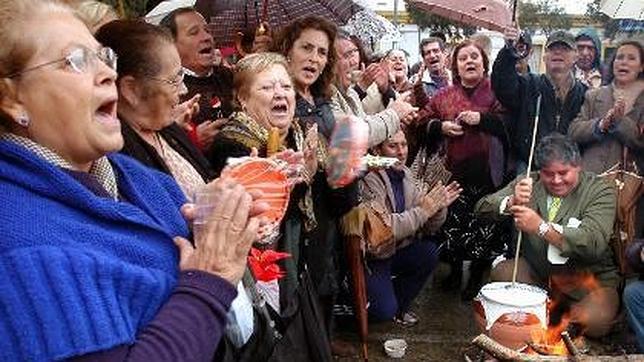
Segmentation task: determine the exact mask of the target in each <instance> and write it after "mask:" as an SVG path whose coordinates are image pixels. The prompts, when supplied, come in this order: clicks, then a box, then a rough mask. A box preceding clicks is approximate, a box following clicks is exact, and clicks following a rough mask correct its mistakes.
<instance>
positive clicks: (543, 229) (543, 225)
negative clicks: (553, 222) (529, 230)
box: [537, 221, 550, 239]
mask: <svg viewBox="0 0 644 362" xmlns="http://www.w3.org/2000/svg"><path fill="white" fill-rule="evenodd" d="M548 230H550V223H547V222H545V221H542V222H541V224H539V229H537V234H538V235H539V237H540V238H542V239H543V238H544V237H545V236H546V233H547V232H548Z"/></svg>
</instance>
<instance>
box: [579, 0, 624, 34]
mask: <svg viewBox="0 0 644 362" xmlns="http://www.w3.org/2000/svg"><path fill="white" fill-rule="evenodd" d="M600 5H601V0H593V1H591V2H589V3H588V5H587V6H586V16H588V17H589V18H591V19H592V20H594V21H597V22H599V23H601V24H602V25H603V26H604V36H605V37H607V38H611V39H613V38H614V37H615V35H616V34H617V32H618V30H619V27H618V23H617V21H615V20H613V19H611V18H610V17H609V16H608V15H606V14H604V13H602V12H600V11H599V8H600Z"/></svg>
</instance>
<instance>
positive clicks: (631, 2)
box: [599, 0, 644, 20]
mask: <svg viewBox="0 0 644 362" xmlns="http://www.w3.org/2000/svg"><path fill="white" fill-rule="evenodd" d="M599 11H601V12H602V13H604V14H606V15H608V16H610V17H611V18H613V19H635V20H644V1H642V0H602V2H601V5H600V7H599Z"/></svg>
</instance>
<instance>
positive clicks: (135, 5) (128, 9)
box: [100, 0, 158, 18]
mask: <svg viewBox="0 0 644 362" xmlns="http://www.w3.org/2000/svg"><path fill="white" fill-rule="evenodd" d="M100 1H101V2H104V3H106V4H110V5H112V6H113V7H114V9H116V11H117V12H119V13H120V12H121V5H122V7H123V11H124V12H125V17H127V18H138V17H141V16H144V15H145V13H146V12H145V7H146V5H147V3H148V2H150V1H149V0H100ZM157 2H158V1H157Z"/></svg>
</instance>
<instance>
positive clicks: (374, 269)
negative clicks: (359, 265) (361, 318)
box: [365, 240, 438, 321]
mask: <svg viewBox="0 0 644 362" xmlns="http://www.w3.org/2000/svg"><path fill="white" fill-rule="evenodd" d="M437 249H438V247H437V246H436V244H434V243H433V242H431V241H427V240H418V241H415V242H414V243H412V244H410V245H408V246H406V247H405V248H402V249H400V250H397V251H396V254H394V255H393V256H392V257H391V258H388V259H380V260H373V259H372V260H369V261H368V262H367V265H368V268H369V270H368V271H366V273H365V274H366V275H365V276H366V282H367V298H368V300H369V318H370V319H371V320H375V321H386V320H392V319H393V318H394V316H395V315H396V314H399V313H404V312H407V310H408V308H409V305H410V304H411V302H412V301H413V300H414V298H416V296H417V295H418V293H419V292H420V291H421V290H422V289H423V287H424V286H425V282H427V279H428V278H429V276H430V275H431V273H432V271H433V270H434V268H435V267H436V264H437V262H438V252H437V251H438V250H437Z"/></svg>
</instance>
